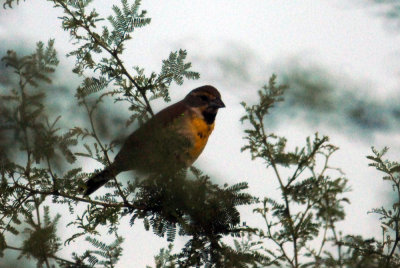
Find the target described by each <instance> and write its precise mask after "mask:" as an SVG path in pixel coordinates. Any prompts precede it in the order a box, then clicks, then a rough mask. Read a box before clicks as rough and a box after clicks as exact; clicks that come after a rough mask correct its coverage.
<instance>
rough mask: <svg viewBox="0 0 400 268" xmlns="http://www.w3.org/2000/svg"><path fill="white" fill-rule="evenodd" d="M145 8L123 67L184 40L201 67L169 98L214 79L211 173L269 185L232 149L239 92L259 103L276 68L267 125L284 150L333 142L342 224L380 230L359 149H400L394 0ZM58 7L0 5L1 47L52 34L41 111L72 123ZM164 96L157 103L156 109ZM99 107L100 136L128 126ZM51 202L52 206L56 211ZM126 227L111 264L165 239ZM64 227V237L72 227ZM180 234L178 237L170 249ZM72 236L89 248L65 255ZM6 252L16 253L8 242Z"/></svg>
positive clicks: (378, 189) (381, 191)
mask: <svg viewBox="0 0 400 268" xmlns="http://www.w3.org/2000/svg"><path fill="white" fill-rule="evenodd" d="M113 4H118V1H106V0H101V1H100V0H97V1H95V3H94V6H95V7H96V10H97V11H98V12H99V13H100V14H101V15H103V16H105V17H106V16H108V15H109V14H110V12H111V9H110V8H111V6H112V5H113ZM142 9H145V10H147V11H148V16H149V17H151V18H152V22H151V24H150V26H147V27H145V28H143V29H139V30H137V31H136V32H135V33H134V35H133V39H132V40H130V41H129V43H128V44H129V45H128V46H127V47H126V51H125V54H124V61H125V63H126V65H127V66H130V67H132V66H140V67H143V68H145V72H146V73H151V72H152V71H156V72H157V71H159V70H160V68H161V60H162V59H165V58H167V57H168V55H169V53H170V51H174V50H177V49H180V48H182V49H186V50H187V51H188V61H190V62H192V66H193V70H194V71H198V72H199V73H200V75H201V77H200V79H199V80H195V81H192V80H191V81H185V83H184V84H183V86H177V85H175V84H174V85H173V86H172V87H171V88H170V93H171V98H172V102H175V101H178V100H180V99H181V98H183V97H184V96H185V95H186V94H187V93H188V92H189V91H190V90H191V89H193V88H195V87H198V86H201V85H205V84H210V85H213V86H215V87H217V88H218V89H219V90H220V92H221V94H222V99H223V101H224V102H225V104H226V107H227V108H226V109H223V110H221V111H220V112H219V114H218V116H217V121H216V127H215V130H214V133H213V135H212V136H211V138H210V140H209V144H208V145H207V147H206V148H205V151H204V152H203V153H202V155H201V157H200V158H199V159H198V160H197V161H196V162H195V166H196V167H198V168H200V169H202V170H203V171H204V172H206V173H208V174H210V175H211V176H212V178H213V180H214V181H215V182H217V183H220V184H223V183H229V184H233V183H236V182H239V181H248V183H249V187H250V192H251V193H252V194H254V195H255V196H258V197H264V196H276V195H277V193H278V191H277V188H278V185H277V183H276V182H275V180H274V178H273V176H272V173H271V172H270V171H269V170H266V169H265V167H264V165H263V163H262V162H261V161H251V159H250V156H249V154H248V153H247V152H246V153H241V152H240V148H241V147H242V146H243V145H244V140H243V139H242V137H243V129H244V126H242V124H241V123H240V122H239V119H240V117H241V116H243V114H244V110H243V108H242V107H241V106H240V102H241V101H245V102H247V103H248V104H252V103H255V102H256V101H257V98H258V95H257V90H258V89H259V88H260V87H261V86H262V85H263V84H265V83H266V82H267V81H268V79H269V77H270V76H271V74H273V73H275V74H276V75H277V76H278V81H279V82H280V83H283V84H287V85H289V90H288V91H287V92H286V94H285V101H284V102H282V103H280V104H279V105H277V107H276V108H275V109H274V110H273V111H272V113H271V115H270V118H269V119H268V121H267V122H266V123H265V124H266V126H267V131H268V132H274V133H276V134H277V135H280V136H285V137H287V139H288V145H289V147H290V148H294V147H295V146H300V145H304V144H305V138H306V137H307V136H312V135H313V134H314V133H315V132H319V133H320V134H321V135H328V136H329V137H330V142H331V143H332V144H334V145H336V146H339V147H340V148H341V149H340V150H339V151H338V152H337V153H336V154H334V156H333V157H332V162H331V166H335V167H339V168H341V169H342V170H343V171H344V173H345V174H346V177H347V178H348V179H349V184H350V186H351V188H352V191H351V192H350V193H348V194H347V197H348V198H349V199H350V201H351V204H350V205H348V206H347V208H346V212H347V220H346V221H345V222H343V224H342V226H338V229H341V230H342V231H343V233H351V234H361V235H363V236H365V237H366V238H367V237H369V236H373V235H378V234H380V232H381V230H380V227H379V224H378V220H377V217H376V216H374V215H372V214H367V212H368V211H369V210H371V209H372V208H374V207H376V206H381V205H385V204H390V203H391V201H392V199H391V198H392V192H391V187H390V185H389V184H385V183H384V182H382V180H381V179H380V178H381V174H379V173H378V172H377V171H375V170H374V169H373V168H370V167H368V161H367V159H366V155H369V154H370V152H371V150H370V147H371V146H375V147H377V148H379V149H381V148H382V147H383V146H389V147H390V151H389V153H388V156H389V157H391V158H392V160H398V159H399V150H400V132H399V130H400V120H399V117H400V106H399V101H400V91H399V89H400V81H399V70H400V68H399V67H400V50H399V45H400V4H398V3H396V1H390V0H387V1H384V0H381V1H373V0H370V1H369V0H364V1H361V0H351V1H349V0H334V1H315V0H304V1H235V0H224V1H222V0H221V1H211V0H207V1H204V0H202V1H200V0H195V1H181V0H170V1H150V0H144V1H142ZM59 16H62V13H60V11H59V10H55V9H54V8H52V4H51V3H49V2H46V1H44V0H43V1H32V0H31V1H26V2H21V3H20V5H19V6H16V7H14V8H13V9H9V8H8V9H1V10H0V44H1V47H0V56H1V57H2V56H4V55H5V54H6V51H7V50H8V49H13V50H16V51H17V52H18V53H19V54H20V55H23V54H30V53H32V52H33V51H34V48H35V43H36V42H37V41H40V40H41V41H44V42H46V41H47V40H48V39H49V38H55V40H56V43H55V44H56V45H55V47H56V49H57V51H58V57H59V59H60V65H59V67H58V68H57V71H56V73H55V75H54V80H53V83H52V84H51V85H49V86H46V94H47V100H48V107H47V109H48V110H49V114H52V113H54V114H55V115H56V114H60V113H62V114H63V117H62V119H61V125H62V126H63V127H65V128H66V129H68V128H69V127H71V126H73V125H79V124H81V122H84V121H85V118H83V117H84V116H85V113H84V111H83V110H77V108H76V105H77V103H76V100H75V98H74V94H75V90H76V87H77V86H78V85H79V83H80V81H81V80H80V78H79V77H78V76H76V75H74V74H73V73H72V71H71V70H72V68H73V66H74V58H72V57H66V56H65V55H66V54H67V53H68V52H69V51H71V48H72V47H73V44H71V42H70V37H69V35H68V33H67V32H64V31H63V30H62V29H61V27H60V20H59V19H58V18H57V17H59ZM9 77H10V74H9V73H7V71H6V70H4V65H3V64H0V92H1V91H3V90H8V89H9V85H10V78H9ZM167 105H168V104H166V103H163V102H162V101H156V102H154V103H153V107H154V110H156V111H159V110H161V109H162V108H164V107H165V106H167ZM72 109H73V110H72ZM99 114H100V116H102V117H103V119H104V118H105V119H104V121H105V122H112V124H111V125H104V126H100V127H102V129H103V130H104V139H114V138H115V137H117V136H125V135H127V134H129V133H130V132H131V131H133V130H134V129H135V127H136V126H135V125H132V126H130V127H129V128H126V127H125V120H127V119H128V118H129V115H130V114H129V111H128V110H127V109H124V106H120V105H118V106H117V105H112V103H111V102H110V103H105V104H104V105H103V106H102V107H101V110H100V113H99ZM80 116H82V117H80ZM99 122H101V120H99ZM81 165H82V167H83V169H84V170H85V171H93V170H94V169H95V168H100V167H101V166H99V164H96V163H92V162H89V161H84V160H82V162H81ZM57 209H58V208H54V209H52V212H53V213H56V212H60V211H58V210H57ZM61 213H63V217H65V219H63V218H62V219H61V221H60V226H59V230H65V224H66V223H67V222H68V218H70V217H71V216H70V215H69V214H65V212H61ZM242 218H243V221H246V223H247V224H248V225H252V224H258V223H259V222H260V220H261V219H258V216H256V215H253V213H252V212H251V209H250V208H246V209H243V211H242ZM360 223H361V224H360ZM360 225H361V226H362V228H359V226H360ZM123 226H124V227H123V229H122V230H123V231H122V232H121V233H122V234H123V235H124V236H125V238H126V240H125V243H124V245H123V247H124V255H123V257H122V259H121V261H120V262H119V267H129V265H132V264H133V263H134V264H135V267H144V266H145V265H152V264H153V263H154V261H153V256H154V255H155V254H157V253H158V251H159V248H160V247H164V246H166V245H167V242H166V239H165V238H159V237H156V236H155V235H154V234H152V233H151V232H146V231H145V230H144V228H143V227H142V225H141V224H140V223H139V224H136V225H135V226H134V227H133V228H131V227H129V224H128V222H124V223H123ZM66 230H67V231H65V232H62V233H61V234H60V236H61V238H64V239H65V238H67V237H68V235H69V234H70V233H69V232H68V229H66ZM125 230H126V231H125ZM184 242H185V239H184V238H179V237H177V243H176V249H177V250H178V249H179V245H182V244H183V243H184ZM82 243H83V242H82ZM79 246H82V248H85V246H84V244H80V243H76V245H74V247H75V248H74V249H69V248H68V247H66V248H65V249H64V250H63V253H65V256H64V257H65V258H68V257H69V254H70V252H72V251H73V250H76V248H77V247H79ZM6 254H7V256H9V257H11V256H14V255H12V254H14V253H11V252H10V251H7V252H6ZM0 264H1V263H0ZM3 264H4V263H3ZM27 265H28V264H26V263H25V264H23V265H22V266H21V267H28V266H27ZM127 265H128V266H127ZM34 266H35V265H34V264H33V265H32V267H34Z"/></svg>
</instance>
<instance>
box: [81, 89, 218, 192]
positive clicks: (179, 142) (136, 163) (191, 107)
mask: <svg viewBox="0 0 400 268" xmlns="http://www.w3.org/2000/svg"><path fill="white" fill-rule="evenodd" d="M224 107H225V104H224V103H223V101H222V99H221V94H220V93H219V91H218V90H217V89H216V88H215V87H213V86H210V85H205V86H201V87H198V88H195V89H193V90H192V91H190V92H189V93H188V94H187V95H186V96H185V98H183V99H182V100H181V101H179V102H177V103H175V104H172V105H170V106H168V107H166V108H165V109H163V110H161V111H160V112H158V113H157V114H155V115H154V116H153V117H152V118H151V119H149V120H148V121H147V122H146V123H144V124H143V125H142V126H141V127H139V128H138V129H137V130H135V131H134V132H133V133H132V134H131V135H129V136H128V137H127V138H126V140H125V142H124V143H123V145H122V147H121V149H120V151H119V152H118V154H117V155H116V156H115V158H114V161H113V162H112V163H111V164H110V165H109V166H108V167H106V168H105V169H103V170H102V171H101V172H99V173H97V174H94V175H93V176H92V177H91V178H89V180H87V181H86V187H85V188H84V196H88V195H90V194H92V193H93V192H95V191H96V190H98V189H99V188H100V187H101V186H103V185H104V184H106V183H107V182H108V181H109V180H111V179H112V178H114V177H115V176H117V175H118V174H119V173H121V172H124V171H129V170H135V171H138V172H142V173H147V174H148V173H159V174H172V173H174V172H177V171H178V170H181V169H183V168H188V167H190V166H191V165H192V164H193V162H194V161H195V160H196V159H197V158H198V157H199V155H200V154H201V152H202V151H203V149H204V147H205V146H206V144H207V141H208V138H209V136H210V135H211V133H212V132H213V129H214V125H215V118H216V115H217V112H218V110H219V109H220V108H224Z"/></svg>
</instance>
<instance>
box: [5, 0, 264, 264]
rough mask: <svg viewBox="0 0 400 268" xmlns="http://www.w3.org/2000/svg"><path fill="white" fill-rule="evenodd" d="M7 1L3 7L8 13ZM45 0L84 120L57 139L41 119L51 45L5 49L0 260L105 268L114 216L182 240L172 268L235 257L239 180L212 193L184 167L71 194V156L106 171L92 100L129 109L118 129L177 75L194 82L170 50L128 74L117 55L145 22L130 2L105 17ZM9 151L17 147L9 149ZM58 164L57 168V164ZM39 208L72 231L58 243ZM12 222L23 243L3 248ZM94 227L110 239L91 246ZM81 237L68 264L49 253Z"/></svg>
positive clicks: (118, 250) (115, 228)
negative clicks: (66, 41) (13, 253)
mask: <svg viewBox="0 0 400 268" xmlns="http://www.w3.org/2000/svg"><path fill="white" fill-rule="evenodd" d="M12 2H13V1H7V2H6V4H7V5H8V6H10V7H11V4H12ZM50 2H52V3H53V4H54V6H55V8H60V9H62V10H63V12H64V15H63V16H62V17H61V18H60V19H61V21H62V27H63V29H64V30H66V31H68V32H69V33H70V35H71V38H72V40H73V42H74V45H75V49H74V50H73V51H71V52H70V53H69V54H68V56H72V57H75V58H76V65H75V68H74V69H73V72H75V73H76V74H77V75H78V76H80V77H81V79H82V83H81V85H80V86H79V87H78V88H77V90H76V94H75V97H76V99H77V102H78V105H80V106H82V107H83V108H84V110H85V111H86V114H87V117H86V118H87V124H86V125H83V126H79V125H77V124H79V123H77V124H74V122H72V124H74V125H71V126H70V129H69V130H67V131H64V133H63V134H60V133H62V132H63V130H62V129H60V127H59V126H58V123H59V121H60V116H57V115H52V117H49V115H47V113H46V112H47V111H46V104H45V100H46V92H45V91H44V90H43V87H42V85H43V83H47V84H48V83H51V80H52V77H51V74H52V73H53V72H54V71H55V67H56V66H57V64H58V59H57V55H56V51H55V49H54V40H50V41H49V43H48V45H47V47H45V46H44V44H43V43H41V42H39V43H38V44H37V49H36V51H35V53H33V54H32V55H29V56H22V57H20V56H19V55H17V53H16V52H14V51H9V52H8V54H7V55H6V56H5V57H3V59H2V60H3V62H4V64H5V65H6V67H8V68H9V69H12V70H13V71H14V74H13V76H15V77H16V79H17V80H16V83H15V87H14V88H11V89H10V90H9V92H7V93H6V94H3V95H1V103H0V107H1V112H2V117H1V121H0V135H1V136H2V137H4V138H5V139H6V140H7V142H4V143H3V142H2V143H1V144H0V145H1V146H0V149H1V150H2V151H4V152H6V153H5V154H1V156H0V157H1V165H0V174H1V179H2V183H1V189H0V190H1V193H2V195H1V205H0V210H1V218H0V228H1V230H2V233H1V235H0V249H1V254H3V252H4V250H18V251H21V257H27V258H34V259H35V260H36V261H37V266H38V267H51V266H52V265H54V264H55V263H57V264H58V265H59V266H60V267H92V266H101V267H115V265H116V263H117V262H118V260H119V258H120V257H121V255H122V243H123V238H122V236H121V235H120V234H119V225H120V222H121V219H122V218H123V217H129V218H130V223H131V225H132V227H134V226H133V225H134V224H135V223H136V221H135V220H136V219H142V220H143V222H144V225H145V228H146V229H147V230H150V229H152V231H153V232H154V234H156V235H158V236H162V237H166V239H167V240H168V241H171V242H173V241H174V239H175V237H176V235H183V236H186V237H188V239H189V241H188V243H187V244H186V245H185V247H184V248H183V249H182V251H181V252H180V253H177V254H176V257H177V258H178V259H177V263H178V264H179V265H180V266H186V267H189V266H192V265H196V266H201V265H203V264H206V263H207V265H208V263H209V264H213V265H214V266H215V265H218V266H220V265H219V264H221V263H223V262H224V259H225V258H226V255H227V254H228V253H229V254H230V256H234V255H235V254H234V250H233V249H231V248H230V247H229V246H228V245H226V244H224V243H223V242H222V241H221V239H222V238H224V237H226V236H228V235H233V236H238V235H239V232H240V231H241V226H240V214H239V212H238V210H237V207H238V206H240V205H248V204H251V203H253V202H255V201H256V200H255V199H254V198H253V197H252V196H251V195H249V194H247V193H244V192H243V190H245V189H247V188H248V185H247V183H238V184H235V185H232V186H228V185H225V186H223V187H220V186H218V185H216V184H213V183H212V182H211V179H210V177H208V176H207V175H204V174H202V172H201V171H199V170H197V169H195V168H192V169H191V171H190V173H189V174H188V172H186V171H184V170H183V171H182V172H178V173H176V174H175V173H171V172H165V173H162V174H154V175H150V176H147V177H143V178H136V177H135V178H132V179H131V180H130V181H129V182H128V183H122V182H120V181H117V180H116V179H115V178H114V179H113V180H112V181H110V182H109V183H107V185H106V187H107V188H108V191H107V193H106V194H103V195H101V194H100V195H98V196H95V197H94V198H93V199H92V198H89V197H83V196H82V192H81V188H82V186H83V185H84V181H85V180H86V179H87V178H89V177H90V176H92V174H94V173H90V174H86V173H84V172H82V169H81V168H80V164H79V162H78V161H77V160H81V159H84V158H90V159H93V160H96V161H98V162H100V163H101V164H103V165H104V166H108V165H110V163H111V161H110V153H111V152H112V150H113V149H114V148H115V146H116V145H117V144H118V143H117V142H107V143H104V142H103V141H102V131H101V129H100V128H99V127H98V126H99V125H104V123H103V122H99V120H101V119H99V118H98V117H97V113H98V111H99V107H101V105H102V102H103V101H105V100H106V99H107V98H111V99H112V100H114V101H115V102H126V103H128V104H129V111H131V116H130V118H129V119H128V120H127V124H130V123H132V122H134V121H138V122H139V123H142V122H145V121H146V120H148V118H150V117H151V116H153V115H154V112H153V110H152V107H151V105H150V104H151V101H153V100H155V99H158V98H162V99H163V100H164V101H169V100H170V97H169V93H168V88H169V86H170V85H171V83H173V82H175V83H177V84H178V85H181V84H182V83H183V82H184V79H197V78H198V77H199V74H198V73H196V72H194V71H192V70H191V64H190V63H187V62H186V61H185V60H186V56H187V53H186V51H184V50H179V51H176V52H171V54H170V55H169V57H168V58H167V59H166V60H163V61H162V67H161V71H160V72H158V73H157V72H152V73H150V75H149V76H147V75H145V72H144V70H143V69H142V68H140V67H137V66H133V70H134V72H136V74H131V73H130V72H129V71H128V67H126V66H125V64H124V62H123V60H122V59H121V55H122V53H123V52H124V50H125V46H124V45H125V43H126V41H127V40H129V39H131V38H132V37H133V36H134V31H135V30H137V29H138V28H142V27H144V26H146V25H147V24H149V23H150V21H151V20H150V18H147V17H146V11H140V9H139V8H140V1H135V2H134V3H133V4H129V3H128V2H127V1H125V0H122V1H121V5H120V6H113V8H112V9H113V12H114V14H113V15H111V16H109V17H108V19H107V20H104V19H103V18H101V17H100V16H99V14H98V13H97V12H96V11H95V10H94V9H90V4H91V1H86V0H80V1H72V0H71V1H61V0H55V1H50ZM99 25H102V27H101V30H100V31H99V30H98V28H99ZM11 75H12V74H11V73H10V76H11ZM10 144H13V145H12V146H10ZM16 149H19V150H20V151H19V152H18V153H16V152H15V150H16ZM59 162H64V165H61V166H60V165H58V164H57V163H59ZM65 163H69V165H67V164H65ZM95 172H96V171H95ZM49 203H52V204H53V205H59V206H62V207H66V208H68V211H69V213H70V215H71V218H70V220H69V223H68V226H70V227H76V229H75V230H76V232H75V233H73V235H72V236H71V237H69V238H68V239H66V241H63V242H64V243H63V244H62V243H61V242H62V241H60V239H59V238H58V236H57V228H59V226H57V222H58V219H59V216H57V217H55V218H54V220H51V219H50V216H49V213H50V212H49V208H48V206H45V204H49ZM82 204H85V205H86V208H85V209H84V210H83V211H82V209H78V206H79V205H82ZM80 208H82V206H80ZM78 211H79V212H78ZM22 224H28V225H29V226H30V227H29V228H26V229H25V232H24V233H25V234H27V235H28V237H27V238H26V239H25V240H23V242H22V246H21V247H18V246H17V245H12V243H11V242H10V240H9V239H8V235H11V234H12V235H19V233H20V231H19V230H20V229H21V225H22ZM102 226H104V227H106V230H107V229H108V233H109V234H113V235H115V236H116V240H115V242H114V243H112V244H109V245H108V244H106V243H104V242H102V241H101V237H100V236H99V235H100V234H102V233H101V232H102V231H100V230H99V228H101V227H102ZM5 234H7V236H5ZM81 236H84V237H85V239H86V241H88V242H89V243H90V244H91V247H92V248H93V249H87V250H86V251H85V252H83V253H79V252H75V253H73V255H72V257H71V259H70V260H68V259H67V258H61V257H60V256H59V255H58V254H59V251H60V250H61V248H62V245H64V246H68V245H69V244H71V243H74V242H75V241H76V240H77V239H78V238H79V237H81ZM227 252H228V253H227ZM225 253H226V254H225Z"/></svg>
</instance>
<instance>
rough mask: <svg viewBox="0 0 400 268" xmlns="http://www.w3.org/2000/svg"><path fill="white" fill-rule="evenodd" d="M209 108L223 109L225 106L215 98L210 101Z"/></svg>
mask: <svg viewBox="0 0 400 268" xmlns="http://www.w3.org/2000/svg"><path fill="white" fill-rule="evenodd" d="M210 106H211V107H212V108H216V109H219V108H224V107H225V104H224V103H223V102H222V100H221V99H220V98H216V99H214V100H212V101H211V103H210Z"/></svg>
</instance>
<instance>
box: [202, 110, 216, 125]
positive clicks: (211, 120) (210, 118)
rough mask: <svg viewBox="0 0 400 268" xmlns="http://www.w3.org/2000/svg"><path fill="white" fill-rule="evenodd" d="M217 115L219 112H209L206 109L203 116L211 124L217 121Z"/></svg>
mask: <svg viewBox="0 0 400 268" xmlns="http://www.w3.org/2000/svg"><path fill="white" fill-rule="evenodd" d="M216 116H217V113H209V112H206V111H204V112H203V117H204V120H205V121H206V122H207V124H209V125H211V124H212V123H214V121H215V117H216Z"/></svg>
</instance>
